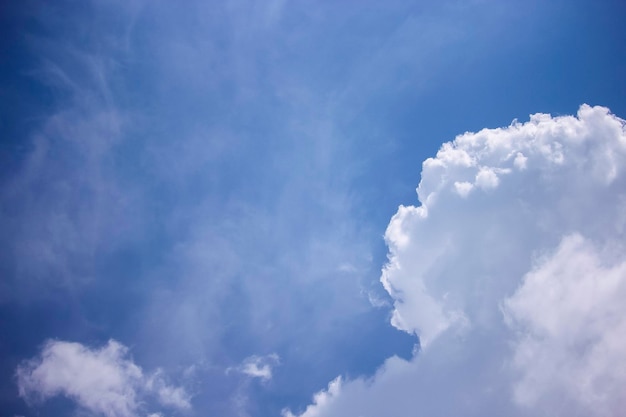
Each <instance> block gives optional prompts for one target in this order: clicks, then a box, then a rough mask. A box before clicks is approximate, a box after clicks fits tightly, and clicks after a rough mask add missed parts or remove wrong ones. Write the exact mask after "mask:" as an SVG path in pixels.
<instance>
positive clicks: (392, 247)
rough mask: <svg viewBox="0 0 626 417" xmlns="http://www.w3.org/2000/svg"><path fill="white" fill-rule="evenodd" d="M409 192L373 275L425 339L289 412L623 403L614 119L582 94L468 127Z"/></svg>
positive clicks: (397, 319) (622, 166) (605, 408)
mask: <svg viewBox="0 0 626 417" xmlns="http://www.w3.org/2000/svg"><path fill="white" fill-rule="evenodd" d="M417 193H418V197H419V201H420V203H421V205H419V206H408V207H405V206H400V208H399V209H398V212H397V213H396V214H395V215H394V216H393V218H392V219H391V222H390V223H389V226H388V228H387V232H386V234H385V239H386V242H387V244H388V246H389V255H388V259H389V261H388V263H387V265H385V267H384V269H383V273H382V277H381V281H382V283H383V285H384V286H385V288H386V289H387V291H388V292H389V294H390V295H391V296H392V298H393V299H394V310H393V316H392V324H393V325H394V326H395V327H396V328H398V329H400V330H403V331H406V332H409V333H412V334H415V335H416V336H418V337H419V340H420V345H421V350H420V351H419V352H418V353H416V355H415V356H414V357H413V358H412V359H411V360H409V361H405V360H402V359H399V358H396V357H392V358H389V359H388V360H387V361H386V362H385V363H384V364H383V366H381V367H380V368H379V370H378V371H377V373H376V374H375V375H374V376H373V377H371V378H369V379H365V378H357V379H354V380H348V381H344V380H342V379H341V378H339V379H337V380H335V381H333V382H332V383H331V384H330V385H329V389H328V390H325V391H322V392H320V393H318V394H317V395H316V397H315V398H314V403H313V404H312V405H310V406H309V407H308V408H307V409H306V410H304V411H303V412H302V413H301V414H300V415H301V416H303V417H311V416H346V415H359V416H363V417H366V416H379V415H387V416H405V415H407V414H412V415H418V414H419V413H420V412H421V413H422V414H423V415H430V416H433V415H441V416H443V415H510V416H511V415H512V416H515V415H536V413H537V412H538V411H539V410H543V411H544V412H547V413H548V414H549V415H568V416H571V415H596V416H613V415H618V413H619V410H621V409H622V408H623V392H624V391H625V390H626V365H625V364H626V353H625V352H626V345H625V344H624V338H623V337H621V335H623V334H624V331H625V330H626V318H625V317H626V307H624V304H623V302H621V301H620V300H623V299H624V297H626V256H624V253H626V251H624V242H625V240H624V237H625V235H624V234H625V231H626V228H625V226H626V215H625V214H624V213H626V210H625V208H626V207H625V206H626V127H625V122H624V120H622V119H620V118H618V117H616V116H615V115H613V114H611V113H610V112H609V110H608V109H607V108H604V107H599V106H598V107H591V106H588V105H582V106H581V107H580V109H579V111H578V114H577V116H562V117H552V116H550V115H547V114H535V115H533V116H531V118H530V121H529V122H526V123H523V124H522V123H519V122H517V121H514V122H513V123H512V124H511V125H510V126H508V127H504V128H499V129H483V130H481V131H479V132H477V133H465V134H463V135H460V136H458V137H457V138H456V139H455V140H454V141H453V142H450V143H446V144H444V145H443V146H442V147H441V149H440V150H439V152H438V153H437V155H436V157H434V158H429V159H427V160H426V161H425V162H424V163H423V169H422V180H421V182H420V184H419V187H418V189H417ZM620 407H621V408H620ZM285 415H292V413H291V412H289V411H285Z"/></svg>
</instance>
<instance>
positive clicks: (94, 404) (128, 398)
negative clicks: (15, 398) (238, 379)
mask: <svg viewBox="0 0 626 417" xmlns="http://www.w3.org/2000/svg"><path fill="white" fill-rule="evenodd" d="M127 354H128V349H127V348H126V347H125V346H123V345H122V344H120V343H118V342H116V341H115V340H109V342H108V343H107V344H106V345H104V346H103V347H101V348H95V349H90V348H89V347H86V346H84V345H82V344H80V343H72V342H64V341H58V340H49V341H47V342H46V343H45V344H44V346H43V349H42V350H41V353H40V355H39V356H38V357H35V358H33V359H31V360H29V361H26V362H24V363H22V364H21V365H20V366H19V367H18V369H17V383H18V388H19V394H20V396H21V397H22V398H24V399H25V400H27V401H29V402H37V401H45V400H47V399H49V398H52V397H55V396H58V395H62V396H65V397H67V398H70V399H72V400H73V401H75V402H76V404H77V405H78V406H80V407H81V408H83V409H85V410H88V411H89V412H92V413H95V414H97V415H103V416H106V417H129V416H130V417H132V416H138V415H143V413H142V405H141V404H142V402H144V401H145V400H146V399H147V398H148V397H149V396H150V395H153V396H155V397H156V399H157V401H158V402H159V403H160V404H161V405H164V406H168V407H172V408H176V409H183V410H184V409H189V408H191V403H190V399H191V398H190V395H189V394H188V393H187V392H186V391H185V389H184V388H182V387H175V386H171V385H169V384H167V382H166V381H165V379H164V376H163V373H162V372H161V371H157V372H155V373H154V374H152V375H145V374H144V373H143V371H142V369H141V368H140V367H139V366H137V365H136V364H135V363H134V362H133V361H132V360H130V359H128V358H127Z"/></svg>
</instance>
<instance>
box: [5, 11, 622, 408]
mask: <svg viewBox="0 0 626 417" xmlns="http://www.w3.org/2000/svg"><path fill="white" fill-rule="evenodd" d="M625 21H626V5H625V3H624V2H621V1H610V0H607V1H591V0H568V1H565V0H549V1H538V0H537V1H535V0H530V1H521V0H520V1H518V0H514V1H507V2H499V1H492V0H473V1H456V0H447V1H442V2H427V1H389V2H375V1H365V2H332V1H322V2H314V1H304V2H291V1H273V2H260V3H259V2H249V1H230V2H213V1H206V2H202V1H190V2H185V3H184V4H183V3H181V4H174V3H171V2H165V1H155V2H149V1H141V0H137V1H129V2H123V1H99V0H89V1H85V2H82V1H81V2H79V1H55V2H43V1H36V0H32V1H24V2H22V1H20V2H2V4H1V5H0V199H1V200H0V231H1V233H0V235H1V237H0V335H2V336H1V337H0V417H13V416H24V417H30V416H40V415H46V416H50V417H55V416H66V415H75V414H74V413H80V412H85V413H87V414H88V415H90V414H89V413H91V411H90V410H89V409H86V408H85V407H84V406H82V405H81V404H80V402H77V401H76V398H75V397H72V396H71V395H68V396H69V399H68V398H66V396H64V395H63V393H60V395H59V396H54V397H53V398H49V399H46V398H39V399H37V398H34V399H33V398H29V399H27V400H28V401H25V398H22V397H20V396H19V395H18V382H17V377H16V370H17V369H18V366H20V364H23V363H24V361H26V360H29V359H31V358H34V357H36V356H37V355H38V354H39V353H40V351H41V348H42V346H43V344H44V343H45V341H46V340H50V339H52V340H58V341H68V342H76V343H80V344H83V345H85V346H88V347H90V348H96V347H100V346H103V345H104V344H105V343H106V342H107V341H108V340H109V339H114V340H116V341H118V342H119V343H121V344H123V345H124V346H127V347H128V348H129V353H128V357H129V358H132V360H133V361H134V363H135V364H137V365H138V366H140V367H141V368H142V369H143V370H144V372H145V373H146V374H149V373H150V372H153V371H154V370H156V369H161V370H162V372H163V374H164V375H168V376H167V378H168V381H169V383H171V384H175V385H184V386H185V389H186V390H187V391H188V392H189V393H190V395H191V406H192V407H191V409H186V410H182V411H181V410H176V409H166V410H169V411H164V412H163V415H164V416H165V415H189V416H195V415H198V416H200V415H203V416H204V415H221V416H245V415H251V416H278V415H280V412H281V410H282V409H284V408H290V409H292V410H294V411H302V410H304V407H305V406H306V405H307V404H308V403H309V402H310V399H311V396H312V394H313V393H315V392H316V391H319V390H320V389H322V388H324V387H325V386H326V385H327V384H328V382H329V381H330V380H332V379H333V378H335V377H336V376H338V375H343V376H346V377H356V376H359V375H372V374H373V373H374V372H375V370H376V369H377V368H378V367H379V366H380V365H381V364H382V363H383V361H384V360H385V359H386V358H388V357H390V356H392V355H398V356H400V357H403V358H410V357H411V354H412V351H413V348H414V345H416V343H418V340H417V338H416V337H415V336H412V335H408V334H406V333H403V332H401V331H399V330H396V329H395V328H394V327H392V326H391V325H390V324H389V320H390V316H391V308H392V305H391V299H390V298H389V297H388V295H387V294H386V292H385V291H384V289H383V288H382V286H381V284H380V283H379V277H380V271H381V268H382V267H383V265H384V263H385V262H386V253H387V248H386V246H385V242H384V240H383V234H384V232H385V229H386V227H387V224H388V223H389V219H390V218H391V216H392V215H393V214H394V213H395V212H396V210H397V208H398V206H399V205H400V204H418V201H417V196H416V193H415V188H416V186H417V184H418V183H419V181H420V171H421V164H422V162H423V161H424V160H425V159H426V158H428V157H431V156H434V155H435V154H436V152H437V150H438V149H439V147H440V146H441V144H442V143H444V142H447V141H450V140H453V139H454V137H455V136H456V135H459V134H462V133H464V132H466V131H478V130H480V129H482V128H485V127H490V128H492V127H493V128H495V127H500V126H508V125H509V124H510V123H511V122H512V120H513V119H519V120H520V121H522V122H523V121H526V120H527V119H528V116H529V115H530V114H534V113H537V112H544V113H550V114H552V115H555V116H556V115H564V114H575V113H576V111H577V110H578V108H579V106H580V105H581V104H583V103H588V104H590V105H602V106H606V107H608V108H610V109H611V111H612V112H613V113H614V114H616V115H618V116H620V117H626V100H625V97H626V78H625V77H624V74H626V42H625V40H626V25H624V22H625ZM272 354H275V355H276V356H277V357H278V358H279V360H276V361H275V362H274V363H273V368H272V377H271V379H269V380H263V379H261V378H254V377H250V376H249V375H247V374H245V372H239V371H237V369H240V367H239V366H240V364H241V363H244V362H245V360H246V358H250V357H267V358H270V356H267V355H272ZM268 360H269V359H268ZM271 360H274V359H271ZM241 369H243V368H241ZM233 370H235V371H233ZM154 401H156V400H154V398H152V399H146V400H145V402H144V403H143V405H142V406H141V407H144V408H140V411H138V415H148V414H150V413H151V412H156V411H154V410H155V409H156V408H154V407H156V405H155V404H156V403H155V402H154ZM95 415H98V414H97V412H96V413H95Z"/></svg>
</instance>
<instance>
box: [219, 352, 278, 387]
mask: <svg viewBox="0 0 626 417" xmlns="http://www.w3.org/2000/svg"><path fill="white" fill-rule="evenodd" d="M279 363H280V358H279V357H278V355H277V354H275V353H272V354H270V355H266V356H256V355H252V356H250V357H247V358H246V359H244V361H243V362H242V363H241V365H239V366H238V367H236V368H228V369H227V370H226V371H227V372H230V371H233V370H234V371H238V372H241V373H242V374H245V375H248V376H249V377H252V378H259V379H261V380H263V381H269V380H270V379H272V368H273V367H274V366H276V365H278V364H279Z"/></svg>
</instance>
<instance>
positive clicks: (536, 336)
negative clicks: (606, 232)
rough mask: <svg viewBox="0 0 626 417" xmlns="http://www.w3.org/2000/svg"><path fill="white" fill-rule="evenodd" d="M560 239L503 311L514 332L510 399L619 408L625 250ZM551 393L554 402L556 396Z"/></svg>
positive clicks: (607, 410) (623, 372) (625, 341)
mask: <svg viewBox="0 0 626 417" xmlns="http://www.w3.org/2000/svg"><path fill="white" fill-rule="evenodd" d="M624 249H625V248H624V244H623V242H610V243H609V244H608V246H605V247H603V248H597V247H596V245H595V244H594V243H593V242H592V241H589V240H587V239H585V238H583V237H582V236H580V235H578V234H574V235H570V236H566V237H565V238H564V239H563V241H562V242H561V244H560V245H559V247H558V249H557V250H556V252H555V253H554V254H553V255H552V256H549V257H547V258H546V259H544V260H542V261H541V262H540V263H539V265H537V266H536V267H535V268H534V269H533V270H532V271H531V272H530V273H529V274H528V275H527V276H526V277H525V278H524V281H523V284H522V286H521V287H520V288H519V289H518V290H517V291H516V293H515V294H514V295H513V296H512V297H511V298H509V299H507V300H506V302H505V304H504V306H505V308H504V310H505V312H506V313H507V315H508V318H509V319H510V321H511V325H512V326H513V327H514V328H515V329H516V330H517V331H518V332H519V334H520V336H519V339H518V340H517V342H516V344H515V349H514V358H513V366H514V368H515V369H516V370H517V371H518V372H519V375H520V376H519V380H518V381H517V382H516V384H515V391H514V394H515V400H516V401H517V402H518V403H520V404H522V405H527V406H533V405H540V406H541V408H543V409H550V410H558V409H559V408H560V407H561V403H562V402H563V398H566V399H567V402H578V403H581V404H582V405H583V406H585V407H586V408H587V409H588V410H593V412H594V414H597V415H607V416H610V415H614V414H615V412H616V411H617V410H623V406H624V397H623V395H624V388H625V387H626V353H625V352H626V338H624V335H625V334H626V304H624V302H623V300H624V299H626V278H625V277H626V257H624V256H623V255H620V256H618V257H617V258H616V256H615V255H616V253H622V254H623V253H626V252H625V251H624ZM555 398H556V399H557V400H555Z"/></svg>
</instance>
